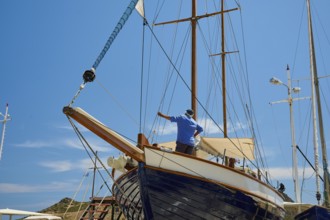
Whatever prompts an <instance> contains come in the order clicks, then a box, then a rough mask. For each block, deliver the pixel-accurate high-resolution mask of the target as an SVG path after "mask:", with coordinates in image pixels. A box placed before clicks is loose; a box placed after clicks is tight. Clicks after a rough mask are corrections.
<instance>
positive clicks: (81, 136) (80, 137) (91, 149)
mask: <svg viewBox="0 0 330 220" xmlns="http://www.w3.org/2000/svg"><path fill="white" fill-rule="evenodd" d="M67 118H68V120H69V121H70V124H71V126H72V128H73V129H74V131H75V133H76V134H77V136H78V138H79V140H80V142H81V144H82V145H83V147H84V148H85V150H86V152H87V154H88V156H89V158H90V159H91V161H92V162H93V165H94V166H95V167H96V164H95V163H96V162H94V160H93V158H92V156H91V155H90V153H89V152H88V150H87V148H86V146H85V144H86V145H87V146H88V148H89V150H90V151H91V152H92V153H93V155H94V156H95V158H96V159H97V161H98V162H99V163H100V164H101V166H102V167H103V169H104V170H105V171H106V173H107V174H108V176H109V177H110V178H111V179H112V181H113V184H116V185H117V183H116V182H115V180H114V177H113V176H112V175H111V174H110V172H109V171H108V170H107V169H106V167H105V165H104V164H103V162H102V161H101V159H100V158H99V157H98V156H97V154H96V152H95V151H94V150H93V148H92V147H91V146H90V145H89V144H88V142H87V140H86V139H85V138H84V137H83V135H82V134H81V132H80V131H79V129H78V128H77V126H76V125H75V124H74V123H73V121H72V120H71V118H70V117H68V116H67ZM84 143H85V144H84ZM97 171H98V173H99V174H100V176H101V178H102V180H103V183H104V184H105V185H106V187H107V188H108V190H109V191H110V192H111V193H112V190H111V189H110V187H109V185H108V183H107V181H106V180H105V179H104V178H103V175H102V174H101V172H100V170H99V169H97ZM117 187H118V189H119V190H120V191H121V193H122V195H123V196H124V197H125V198H126V199H127V200H128V201H130V202H132V201H131V199H130V198H129V197H127V196H126V194H125V192H124V190H123V189H122V188H121V187H120V186H119V185H117ZM133 209H134V210H135V211H136V207H135V206H134V207H133Z"/></svg>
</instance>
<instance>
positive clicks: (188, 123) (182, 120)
mask: <svg viewBox="0 0 330 220" xmlns="http://www.w3.org/2000/svg"><path fill="white" fill-rule="evenodd" d="M170 120H171V122H176V123H177V125H178V136H177V141H178V142H180V143H182V144H187V145H189V146H194V145H195V139H194V134H195V131H196V130H197V131H198V132H199V133H201V132H202V131H203V128H202V127H201V126H200V125H198V124H197V122H196V121H195V120H194V119H193V118H190V117H188V116H186V115H180V116H171V117H170Z"/></svg>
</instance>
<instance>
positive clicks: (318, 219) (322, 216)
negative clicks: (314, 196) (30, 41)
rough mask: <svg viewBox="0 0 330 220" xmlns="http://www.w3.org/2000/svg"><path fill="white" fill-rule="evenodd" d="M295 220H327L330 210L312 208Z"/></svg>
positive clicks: (318, 207)
mask: <svg viewBox="0 0 330 220" xmlns="http://www.w3.org/2000/svg"><path fill="white" fill-rule="evenodd" d="M294 219H295V220H305V219H308V220H329V219H330V210H329V209H327V208H324V207H320V206H313V207H311V208H309V209H307V210H305V211H304V212H302V213H300V214H298V215H297V216H295V218H294Z"/></svg>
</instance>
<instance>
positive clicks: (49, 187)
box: [0, 182, 77, 193]
mask: <svg viewBox="0 0 330 220" xmlns="http://www.w3.org/2000/svg"><path fill="white" fill-rule="evenodd" d="M76 188H77V183H76V182H51V183H47V184H46V185H38V184H33V185H27V184H15V183H0V193H33V192H49V191H52V192H54V191H72V190H74V189H76Z"/></svg>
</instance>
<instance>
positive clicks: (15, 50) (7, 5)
mask: <svg viewBox="0 0 330 220" xmlns="http://www.w3.org/2000/svg"><path fill="white" fill-rule="evenodd" d="M128 2H129V1H128V0H125V1H104V0H100V1H87V0H72V1H64V0H58V1H41V0H33V1H17V0H12V1H7V0H2V1H1V2H0V7H1V10H2V12H1V13H0V27H1V35H0V48H1V49H0V62H1V67H2V68H1V76H2V77H1V86H0V112H2V113H4V111H5V106H6V103H9V113H10V115H11V117H12V120H11V121H9V122H8V124H7V130H6V136H5V144H4V148H3V152H2V153H3V154H2V159H1V161H0V208H13V209H23V210H29V211H38V210H41V209H44V208H46V207H48V206H50V205H52V204H54V203H56V202H58V201H59V200H61V199H62V198H64V197H73V195H74V194H75V192H76V190H77V189H78V186H79V185H80V182H81V181H82V179H83V176H84V173H85V172H86V170H89V168H90V167H91V163H90V159H89V158H88V155H87V154H86V152H85V151H84V149H83V147H82V146H81V144H80V143H79V141H78V138H77V137H76V135H75V133H74V132H73V131H72V129H71V126H70V124H69V122H68V120H67V118H66V117H65V116H64V115H63V113H62V108H63V106H65V105H67V104H68V103H69V102H70V101H71V99H72V97H73V96H74V94H75V93H76V91H77V89H78V88H79V85H80V84H81V83H82V73H83V72H84V71H85V70H86V69H89V68H90V67H91V66H92V64H93V62H94V61H95V59H96V57H97V55H98V54H99V52H100V51H101V49H102V47H103V45H104V43H105V42H106V40H107V38H108V37H109V35H110V33H111V32H112V30H113V28H114V26H115V25H116V23H117V21H118V19H119V17H120V16H121V14H122V12H123V11H124V9H125V8H126V7H127V5H128ZM155 2H156V1H155ZM304 4H305V1H303V0H292V1H286V0H276V1H275V0H273V1H271V0H270V1H264V0H255V1H249V2H246V1H242V2H241V6H242V9H243V10H242V16H243V17H242V19H243V24H244V25H245V26H244V33H245V37H246V39H245V43H246V45H245V46H246V48H245V49H246V54H247V63H248V68H249V74H250V75H251V79H250V80H251V85H252V86H251V94H252V96H253V99H254V104H255V108H254V109H255V115H256V118H257V121H258V129H259V132H260V135H261V137H262V144H263V146H264V150H265V154H266V155H267V158H265V159H266V161H267V163H268V166H269V168H270V172H271V176H272V177H273V178H275V179H277V180H279V181H282V182H284V183H285V184H286V187H287V191H286V192H287V193H288V194H289V196H291V197H292V198H294V194H293V189H292V188H293V184H292V179H291V172H290V169H291V168H290V167H291V162H290V161H291V148H290V145H291V139H290V125H289V108H288V105H286V104H279V105H273V106H270V105H269V102H271V101H276V100H280V99H285V98H286V97H287V91H286V89H285V88H284V87H282V88H281V87H275V86H272V85H270V84H269V79H270V78H271V77H272V76H276V77H278V78H281V79H282V81H283V82H286V65H287V64H289V65H290V66H291V74H292V78H293V79H306V78H308V77H309V63H308V62H309V60H308V54H307V33H306V32H305V31H306V28H305V22H306V11H305V8H304ZM312 6H313V11H312V13H314V14H315V19H314V22H315V27H314V29H315V32H316V33H315V34H316V37H315V40H316V42H317V43H316V49H317V51H318V58H319V62H318V64H319V69H318V70H319V75H320V76H324V75H327V74H329V73H330V70H329V68H330V67H329V65H328V60H329V59H330V52H329V51H330V48H329V47H330V42H329V36H330V25H329V24H328V22H329V21H330V15H329V13H328V9H329V8H330V2H329V1H327V0H320V1H312ZM201 8H202V6H201ZM147 9H148V8H147ZM147 13H148V11H147ZM320 21H321V22H322V23H321V24H322V25H323V26H317V24H319V23H320ZM136 23H138V24H139V26H137V25H134V24H136ZM140 24H141V18H140V17H139V16H138V14H137V13H136V12H135V11H134V12H133V14H132V16H131V18H130V20H129V21H128V22H127V24H126V26H125V27H124V29H123V31H122V32H121V33H120V34H119V36H118V39H117V40H116V41H115V43H114V44H113V46H112V47H111V48H110V51H109V53H108V54H107V55H106V56H105V58H104V61H103V63H101V64H100V66H99V68H98V70H97V82H95V83H94V84H90V85H87V87H86V88H85V89H84V90H83V91H82V94H81V96H80V97H79V98H78V99H77V101H76V103H75V105H76V106H82V107H83V108H84V109H86V110H87V111H88V112H90V113H91V114H93V115H95V116H96V117H100V119H101V121H103V122H104V123H106V124H108V125H109V124H111V125H113V126H114V129H116V130H118V131H120V132H122V133H128V137H129V138H130V139H133V140H135V139H136V136H135V134H136V133H137V132H138V129H139V126H138V122H139V100H138V98H137V97H138V96H137V94H138V93H139V87H138V86H137V85H136V84H137V83H136V82H137V81H138V80H139V78H138V77H134V76H132V75H130V73H132V72H134V71H136V70H137V69H140V68H141V67H140V58H139V59H138V60H137V59H136V60H133V59H130V58H131V57H134V56H135V57H138V56H139V55H140V54H141V50H140V48H141V46H140V43H141V34H140V33H141V25H140ZM300 25H301V26H300ZM325 33H326V34H327V35H325ZM123 45H124V46H123ZM320 45H322V46H320ZM323 45H324V46H323ZM300 48H302V49H300ZM158 59H161V57H158ZM98 74H99V75H98ZM122 78H124V79H125V80H122ZM201 78H202V77H201ZM160 79H161V78H159V80H160ZM294 83H296V84H294V86H296V85H297V82H296V81H295V82H294ZM322 85H323V89H324V90H322V91H323V92H324V95H325V96H326V95H327V94H328V93H329V87H328V79H324V81H322ZM102 86H105V87H107V91H104V90H103V89H102ZM299 86H300V87H302V92H301V94H300V96H301V97H303V96H309V95H310V94H309V87H310V82H309V81H307V80H301V81H299ZM99 92H102V93H103V95H102V96H100V95H98V93H99ZM104 94H105V95H104ZM109 94H111V95H110V96H109ZM117 98H118V99H117ZM178 98H179V99H180V98H181V97H178ZM181 99H182V98H181ZM118 100H125V102H122V101H120V102H121V104H120V105H118ZM182 102H183V104H185V106H187V105H189V100H184V101H182ZM309 105H310V102H309V101H301V102H299V104H297V105H295V109H294V110H295V121H296V138H297V143H298V145H299V146H300V147H301V148H303V149H305V148H306V147H308V148H310V147H311V146H310V145H311V139H310V138H309V139H308V136H309V135H307V133H308V129H307V128H306V125H305V123H306V120H307V119H306V114H307V113H306V112H308V108H309V107H308V106H309ZM182 108H184V109H185V108H186V107H182V106H178V107H174V108H172V109H171V110H170V112H169V113H170V114H179V113H182V111H183V109H182ZM164 109H166V107H164ZM156 111H157V110H155V111H154V112H149V113H148V114H150V117H151V118H152V119H153V118H154V117H155V116H156ZM328 115H329V111H328V110H327V111H325V112H324V118H325V120H327V119H328ZM131 124H132V126H130V128H129V129H128V128H127V126H128V125H131ZM328 124H329V123H325V126H326V128H325V129H326V130H325V131H326V134H328V133H329V127H328ZM166 126H167V127H170V125H169V124H167V125H166ZM309 129H311V128H309ZM82 132H83V133H84V134H85V135H86V136H88V137H89V141H90V143H91V144H92V145H93V146H95V148H96V149H97V150H98V152H99V155H100V157H101V158H103V159H104V160H105V159H106V158H107V157H108V156H109V155H113V156H118V155H119V153H118V152H117V151H116V150H114V149H113V148H112V147H111V146H109V145H108V144H106V143H104V142H103V141H101V140H100V139H98V138H96V137H94V136H92V135H90V134H89V133H88V132H86V130H84V129H83V130H82ZM173 135H175V134H173ZM326 141H327V142H329V139H328V137H327V139H326ZM329 144H330V143H329ZM329 144H328V145H329ZM310 152H311V150H309V153H310ZM311 158H312V157H311ZM303 165H304V164H303V163H300V165H299V166H300V168H301V170H302V169H303ZM89 171H90V170H89ZM310 173H311V172H310ZM310 173H307V174H306V176H307V177H309V176H310V175H311V174H310ZM91 176H92V175H89V176H88V177H86V179H85V180H84V182H83V186H82V188H87V186H88V184H89V183H90V181H91V180H90V179H91ZM314 182H315V181H314V180H313V179H312V178H309V179H308V180H306V182H305V187H306V186H310V187H308V188H307V189H306V191H307V194H308V196H306V197H305V196H303V200H304V201H306V200H307V201H314V200H313V197H314V194H313V192H312V190H314V188H313V186H312V185H313V184H314ZM97 187H99V185H98V186H97ZM84 190H85V189H84ZM89 193H90V192H88V194H89ZM104 193H106V192H102V193H101V194H104ZM88 197H89V196H87V199H88ZM82 199H83V194H82V193H80V194H78V195H77V198H76V200H82ZM307 201H306V202H307Z"/></svg>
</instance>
